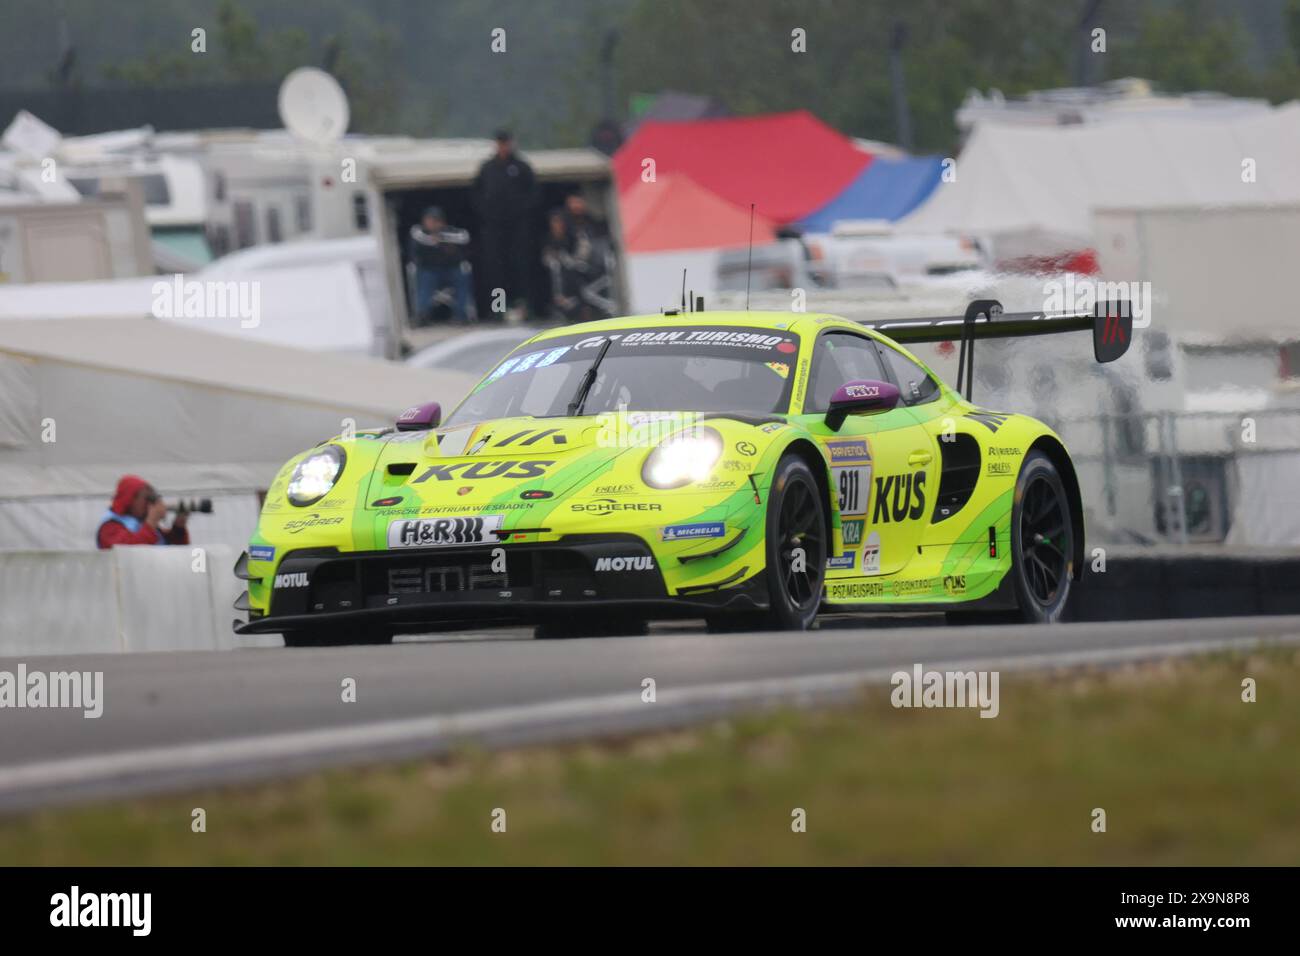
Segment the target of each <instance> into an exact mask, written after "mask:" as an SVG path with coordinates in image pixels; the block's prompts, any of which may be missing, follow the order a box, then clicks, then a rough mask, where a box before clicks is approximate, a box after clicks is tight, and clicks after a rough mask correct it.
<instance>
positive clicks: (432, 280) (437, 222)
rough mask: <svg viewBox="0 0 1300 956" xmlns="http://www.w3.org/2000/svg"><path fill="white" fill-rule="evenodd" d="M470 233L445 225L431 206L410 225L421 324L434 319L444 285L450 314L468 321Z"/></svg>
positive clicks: (440, 214) (416, 302) (418, 314)
mask: <svg viewBox="0 0 1300 956" xmlns="http://www.w3.org/2000/svg"><path fill="white" fill-rule="evenodd" d="M468 246H469V233H468V232H466V231H465V230H464V229H456V228H453V227H451V226H448V225H447V217H446V216H445V215H443V212H442V209H440V208H439V207H437V206H430V207H429V208H428V209H426V210H425V211H424V215H423V216H422V217H421V218H420V221H419V222H418V223H416V224H415V225H414V226H412V227H411V241H410V248H409V255H410V257H411V262H412V263H414V265H415V300H416V301H415V305H416V308H415V314H416V318H417V320H418V321H419V322H420V324H421V325H427V324H429V323H430V322H432V321H433V312H434V308H435V307H436V306H437V304H438V297H439V295H440V294H441V293H442V292H443V290H444V289H446V290H450V291H451V294H452V297H451V302H450V303H449V306H450V309H451V317H452V320H453V321H455V322H468V321H469V295H470V292H469V272H468V271H467V267H466V265H465V250H466V248H467V247H468Z"/></svg>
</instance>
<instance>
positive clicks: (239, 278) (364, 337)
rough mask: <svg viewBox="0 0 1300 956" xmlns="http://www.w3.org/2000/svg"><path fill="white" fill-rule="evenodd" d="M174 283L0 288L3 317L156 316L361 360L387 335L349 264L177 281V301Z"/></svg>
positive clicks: (152, 279) (149, 279) (171, 279)
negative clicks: (193, 309) (193, 307)
mask: <svg viewBox="0 0 1300 956" xmlns="http://www.w3.org/2000/svg"><path fill="white" fill-rule="evenodd" d="M176 281H177V279H176V277H175V276H143V277H140V278H134V279H115V280H111V281H107V282H35V283H26V284H16V285H0V319H73V318H78V319H79V318H143V317H146V316H153V317H155V318H158V319H160V320H161V321H162V322H166V323H168V324H175V325H179V326H185V327H189V328H193V329H200V330H203V331H205V332H215V333H218V334H221V335H230V336H237V337H239V338H242V339H244V340H254V341H260V342H268V343H274V344H279V345H293V346H296V347H298V348H304V349H314V350H321V351H331V352H353V353H359V354H373V353H375V352H377V351H379V347H378V338H379V337H381V336H385V335H387V333H388V329H387V321H388V320H387V314H386V310H385V312H384V314H380V315H376V314H375V312H376V309H377V306H376V304H375V296H374V295H373V294H369V295H368V294H367V289H366V287H365V280H364V277H363V275H362V273H361V271H359V269H358V267H357V265H356V264H355V263H352V262H346V261H332V262H324V263H321V264H318V265H299V266H292V267H286V268H282V269H275V270H266V271H248V272H242V271H241V272H237V273H236V272H233V271H231V272H226V271H223V270H221V269H216V268H214V269H213V271H211V272H207V271H205V272H201V273H191V274H188V275H185V276H182V277H181V283H182V284H181V295H179V296H177V295H174V294H173V290H174V289H175V287H176ZM230 282H237V283H239V284H240V285H239V286H238V287H236V290H235V292H234V293H233V294H231V293H228V292H227V288H228V285H227V284H228V283H230ZM194 283H197V284H198V285H192V284H194ZM245 284H247V285H245ZM193 288H198V289H200V290H201V292H202V293H203V296H202V301H203V302H204V303H205V304H204V306H203V307H202V308H201V309H200V310H199V311H202V312H204V313H207V314H202V315H195V314H190V315H186V314H185V313H186V311H187V302H188V301H189V300H190V299H191V291H190V290H191V289H193ZM381 292H382V290H381ZM235 296H240V297H241V298H240V299H239V300H236V299H235ZM254 296H255V298H254ZM194 301H196V302H197V301H199V300H198V299H195V300H194ZM207 303H212V304H213V305H218V306H219V307H218V308H213V307H212V305H209V304H207ZM224 303H230V304H228V305H226V304H224ZM253 303H256V314H255V315H254V311H253V310H252V309H243V308H242V307H241V308H236V307H235V305H236V304H241V305H249V306H251V305H252V304H253ZM254 320H255V321H256V324H253V322H254Z"/></svg>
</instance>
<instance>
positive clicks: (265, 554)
mask: <svg viewBox="0 0 1300 956" xmlns="http://www.w3.org/2000/svg"><path fill="white" fill-rule="evenodd" d="M248 558H249V560H250V561H274V560H275V548H272V547H269V546H267V545H264V544H254V545H250V546H249V548H248Z"/></svg>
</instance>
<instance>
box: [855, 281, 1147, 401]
mask: <svg viewBox="0 0 1300 956" xmlns="http://www.w3.org/2000/svg"><path fill="white" fill-rule="evenodd" d="M862 325H863V326H865V327H866V328H868V329H872V330H873V331H876V332H879V333H880V334H881V335H885V336H888V337H889V338H891V339H893V340H894V341H895V342H900V343H903V344H907V343H910V342H949V341H952V340H954V339H956V340H959V341H960V342H961V352H960V353H958V356H957V391H958V392H962V394H964V395H965V396H966V399H967V400H968V401H969V400H970V397H971V385H972V380H973V379H974V377H975V340H976V339H1019V338H1027V337H1029V336H1031V335H1056V334H1058V333H1060V332H1092V354H1093V356H1094V357H1095V358H1096V360H1097V361H1098V362H1113V361H1115V360H1116V359H1117V358H1120V357H1121V356H1122V355H1124V353H1125V352H1127V351H1128V347H1129V345H1130V343H1132V341H1133V312H1132V310H1131V309H1130V308H1129V303H1128V302H1126V301H1122V300H1121V301H1116V302H1098V303H1097V305H1096V308H1094V309H1093V311H1091V312H1075V313H1068V314H1064V315H1046V314H1044V313H1042V312H1003V311H1002V303H1001V302H998V301H997V300H995V299H976V300H975V301H974V302H972V303H971V304H970V305H968V306H967V307H966V314H965V315H963V316H938V317H935V318H929V319H888V320H886V321H883V322H863V323H862ZM963 384H964V385H965V390H964V391H963V388H962V386H963Z"/></svg>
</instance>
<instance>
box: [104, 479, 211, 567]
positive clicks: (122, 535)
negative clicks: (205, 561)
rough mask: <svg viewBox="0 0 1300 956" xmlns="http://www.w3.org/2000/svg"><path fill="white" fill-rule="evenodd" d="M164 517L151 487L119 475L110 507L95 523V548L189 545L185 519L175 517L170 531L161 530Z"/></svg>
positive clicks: (163, 504) (162, 505)
mask: <svg viewBox="0 0 1300 956" xmlns="http://www.w3.org/2000/svg"><path fill="white" fill-rule="evenodd" d="M165 517H167V503H166V502H165V501H163V500H162V497H161V496H159V494H158V492H156V491H154V490H153V486H152V485H151V484H149V482H147V481H145V480H144V479H143V478H141V477H139V476H137V475H123V476H122V479H121V480H120V481H119V482H118V483H117V491H116V492H115V493H114V495H113V503H112V504H111V505H110V506H109V509H108V511H107V512H106V513H105V514H104V517H103V518H101V519H100V521H99V528H98V529H97V530H96V532H95V544H96V546H97V547H99V548H100V549H104V548H111V547H113V545H115V544H189V543H190V533H189V530H188V529H187V528H186V523H187V521H188V520H189V516H188V515H187V514H185V513H184V512H181V513H180V514H178V515H176V517H175V518H173V519H172V526H171V527H170V528H164V527H163V526H162V521H163V519H164V518H165Z"/></svg>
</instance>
